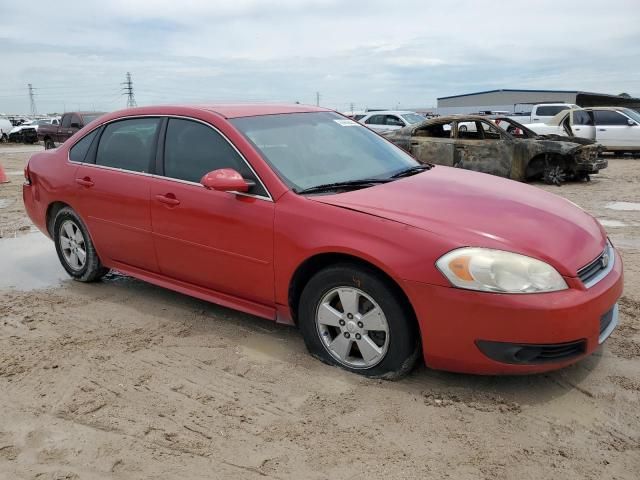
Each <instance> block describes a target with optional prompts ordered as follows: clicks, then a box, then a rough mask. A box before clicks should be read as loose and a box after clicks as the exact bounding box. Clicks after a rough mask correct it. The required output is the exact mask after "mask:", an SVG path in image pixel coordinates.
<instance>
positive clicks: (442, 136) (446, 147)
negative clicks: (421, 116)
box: [409, 122, 455, 167]
mask: <svg viewBox="0 0 640 480" xmlns="http://www.w3.org/2000/svg"><path fill="white" fill-rule="evenodd" d="M453 124H454V122H427V123H425V124H423V125H421V126H420V127H417V128H415V129H413V130H412V132H411V145H410V150H409V151H410V152H411V154H412V155H413V156H414V157H415V158H417V159H418V160H419V161H421V162H422V163H435V164H436V165H445V166H447V167H452V166H453V159H454V153H453V150H454V142H455V139H454V138H453Z"/></svg>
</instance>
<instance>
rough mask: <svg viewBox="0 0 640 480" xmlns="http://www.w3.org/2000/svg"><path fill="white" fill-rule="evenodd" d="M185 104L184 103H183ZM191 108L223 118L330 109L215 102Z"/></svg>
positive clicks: (306, 106)
mask: <svg viewBox="0 0 640 480" xmlns="http://www.w3.org/2000/svg"><path fill="white" fill-rule="evenodd" d="M185 106H186V105H185ZM192 107H193V108H198V109H200V110H208V111H210V112H214V113H217V114H218V115H222V116H223V117H225V118H239V117H254V116H258V115H278V114H282V113H309V112H329V111H331V110H329V109H327V108H322V107H316V106H313V105H301V104H297V103H294V104H269V103H258V104H216V105H192Z"/></svg>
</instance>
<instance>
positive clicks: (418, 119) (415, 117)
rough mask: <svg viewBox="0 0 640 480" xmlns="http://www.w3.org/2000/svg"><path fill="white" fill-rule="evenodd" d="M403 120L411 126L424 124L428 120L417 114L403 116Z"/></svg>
mask: <svg viewBox="0 0 640 480" xmlns="http://www.w3.org/2000/svg"><path fill="white" fill-rule="evenodd" d="M402 118H404V119H405V120H406V121H407V123H408V124H410V125H413V124H414V123H420V122H424V121H425V120H426V119H425V118H424V117H423V116H422V115H418V114H417V113H405V114H403V115H402Z"/></svg>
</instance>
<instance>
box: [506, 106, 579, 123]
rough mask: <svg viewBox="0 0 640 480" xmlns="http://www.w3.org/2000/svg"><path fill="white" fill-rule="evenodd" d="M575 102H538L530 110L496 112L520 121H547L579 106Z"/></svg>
mask: <svg viewBox="0 0 640 480" xmlns="http://www.w3.org/2000/svg"><path fill="white" fill-rule="evenodd" d="M577 107H578V105H576V104H575V103H538V104H536V105H533V106H532V107H531V111H530V112H525V113H512V114H503V113H498V112H496V115H498V116H504V117H509V118H511V119H513V120H515V121H516V122H518V123H522V124H529V123H545V122H547V121H549V120H551V119H552V118H553V117H554V116H556V115H557V114H558V113H560V112H563V111H565V110H570V109H572V108H577Z"/></svg>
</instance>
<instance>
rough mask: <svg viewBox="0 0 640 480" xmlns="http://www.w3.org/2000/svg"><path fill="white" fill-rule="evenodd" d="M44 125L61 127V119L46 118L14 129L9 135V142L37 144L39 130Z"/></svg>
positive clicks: (31, 121)
mask: <svg viewBox="0 0 640 480" xmlns="http://www.w3.org/2000/svg"><path fill="white" fill-rule="evenodd" d="M42 125H54V126H58V125H60V119H59V118H45V119H40V120H30V121H28V122H25V123H22V124H21V125H19V126H17V127H13V129H12V130H11V132H10V134H9V140H10V141H12V142H19V143H35V142H37V141H38V129H39V128H40V127H41V126H42Z"/></svg>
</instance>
